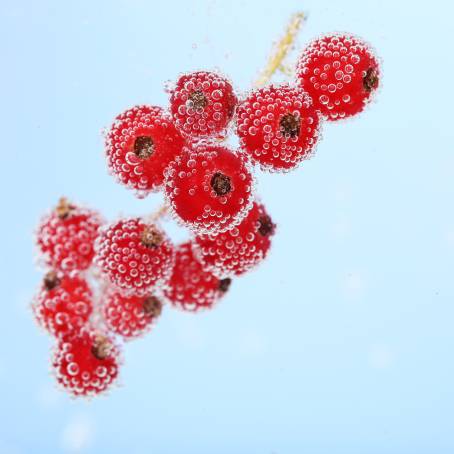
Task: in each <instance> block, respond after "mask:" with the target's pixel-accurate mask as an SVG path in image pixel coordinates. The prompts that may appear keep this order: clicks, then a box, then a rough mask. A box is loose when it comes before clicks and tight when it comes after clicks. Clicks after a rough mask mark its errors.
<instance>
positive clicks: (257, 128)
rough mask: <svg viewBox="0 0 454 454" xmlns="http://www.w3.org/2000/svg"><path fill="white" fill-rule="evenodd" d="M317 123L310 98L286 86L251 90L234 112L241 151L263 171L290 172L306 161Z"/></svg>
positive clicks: (316, 115)
mask: <svg viewBox="0 0 454 454" xmlns="http://www.w3.org/2000/svg"><path fill="white" fill-rule="evenodd" d="M319 124H320V122H319V114H318V112H317V111H316V110H315V109H314V107H313V106H312V101H311V99H310V97H309V96H308V95H307V94H306V93H305V92H304V91H303V90H301V89H300V88H296V87H291V86H289V85H281V86H274V85H270V86H268V87H265V88H261V89H259V90H254V91H252V92H251V93H250V94H249V95H248V96H247V97H246V98H245V99H244V100H243V101H242V102H241V103H240V105H239V106H238V110H237V134H238V136H239V138H240V144H241V149H242V151H244V153H245V154H246V155H247V156H248V157H249V158H251V159H252V160H253V161H254V162H256V163H258V164H260V165H261V167H262V168H263V169H264V170H271V171H275V170H280V171H286V170H290V169H293V168H295V167H296V166H297V165H298V164H299V163H300V162H301V161H302V160H303V159H306V158H308V157H309V156H310V154H311V152H312V150H313V148H314V146H315V144H316V142H317V139H318V136H319Z"/></svg>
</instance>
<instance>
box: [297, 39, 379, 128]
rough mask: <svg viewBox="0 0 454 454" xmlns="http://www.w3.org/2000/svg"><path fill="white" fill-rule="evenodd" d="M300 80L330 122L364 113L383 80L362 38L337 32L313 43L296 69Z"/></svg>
mask: <svg viewBox="0 0 454 454" xmlns="http://www.w3.org/2000/svg"><path fill="white" fill-rule="evenodd" d="M297 80H298V82H299V84H300V85H301V87H302V88H303V89H304V90H305V91H307V93H308V94H309V95H310V96H311V97H312V99H313V101H314V105H315V107H316V108H317V109H319V110H320V111H321V112H322V114H323V115H324V116H325V117H326V118H327V119H328V120H340V119H342V118H347V117H351V116H352V115H356V114H358V113H359V112H361V111H362V110H363V109H364V107H365V106H366V104H367V103H368V102H370V100H371V99H372V96H373V94H374V92H375V91H376V89H377V88H378V85H379V81H380V68H379V64H378V59H377V57H376V56H375V54H374V52H373V50H372V49H371V47H370V46H369V45H368V44H367V43H366V42H364V41H363V40H362V39H361V38H358V37H355V36H353V35H348V34H340V33H334V34H329V35H325V36H322V37H320V38H318V39H316V40H314V41H312V42H311V43H310V44H309V46H308V47H306V48H305V50H304V51H303V53H302V55H301V58H300V60H299V62H298V66H297Z"/></svg>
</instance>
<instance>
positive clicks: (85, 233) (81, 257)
mask: <svg viewBox="0 0 454 454" xmlns="http://www.w3.org/2000/svg"><path fill="white" fill-rule="evenodd" d="M102 222H103V221H102V219H101V217H100V215H99V214H98V213H97V212H96V211H92V210H89V209H87V208H83V207H80V206H77V205H75V204H72V203H70V202H69V201H68V200H67V199H65V198H62V199H60V201H59V203H58V205H57V207H56V208H55V209H54V210H52V212H51V213H50V214H48V215H47V216H45V217H44V218H43V219H42V221H41V223H40V225H39V226H38V230H37V235H36V242H37V245H38V249H39V251H40V252H41V253H42V257H43V261H44V263H45V265H47V266H48V267H50V268H52V269H55V270H58V271H62V272H64V273H65V274H66V273H69V272H73V271H82V270H85V269H87V268H88V267H89V266H90V265H91V263H92V261H93V256H94V242H95V240H96V237H97V236H98V231H99V228H100V226H101V224H102Z"/></svg>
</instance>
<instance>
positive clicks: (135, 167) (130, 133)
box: [106, 106, 184, 196]
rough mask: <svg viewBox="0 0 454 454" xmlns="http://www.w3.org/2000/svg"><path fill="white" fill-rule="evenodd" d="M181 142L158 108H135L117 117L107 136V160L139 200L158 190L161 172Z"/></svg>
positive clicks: (176, 152)
mask: <svg viewBox="0 0 454 454" xmlns="http://www.w3.org/2000/svg"><path fill="white" fill-rule="evenodd" d="M183 145H184V139H183V137H182V136H181V134H180V133H179V132H178V131H177V130H176V129H175V126H174V125H173V122H172V118H171V117H170V115H169V114H168V113H167V112H165V111H164V110H163V109H162V108H160V107H152V106H135V107H133V108H131V109H128V110H127V111H125V112H123V113H122V114H120V115H118V117H117V118H116V119H115V122H114V124H113V125H112V127H111V128H110V130H109V131H108V132H107V136H106V157H107V162H108V166H109V169H110V171H111V172H112V173H113V174H114V175H115V177H116V178H117V180H118V181H119V182H120V183H122V184H124V185H126V186H128V187H130V188H131V189H134V190H136V192H137V194H138V195H139V196H144V195H146V194H147V193H148V192H150V191H155V190H157V189H159V188H160V187H161V185H162V182H163V178H164V176H163V173H164V169H165V168H166V167H167V165H168V164H169V162H170V161H172V160H173V159H175V157H176V156H177V155H178V154H179V153H180V152H181V149H182V147H183Z"/></svg>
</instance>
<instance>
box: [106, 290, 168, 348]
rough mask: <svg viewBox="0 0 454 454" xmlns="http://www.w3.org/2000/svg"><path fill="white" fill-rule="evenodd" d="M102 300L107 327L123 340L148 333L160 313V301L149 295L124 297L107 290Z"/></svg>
mask: <svg viewBox="0 0 454 454" xmlns="http://www.w3.org/2000/svg"><path fill="white" fill-rule="evenodd" d="M103 299H104V301H103V304H104V305H103V315H104V321H105V322H106V325H107V327H108V328H109V329H110V330H111V331H112V332H114V333H115V334H118V335H120V336H122V337H124V338H125V339H133V338H136V337H139V336H141V335H143V334H144V333H146V332H147V331H149V330H150V329H151V326H152V324H153V322H154V321H155V320H156V319H157V318H158V317H159V316H160V315H161V311H162V302H161V300H160V299H159V298H157V297H156V296H154V295H151V294H150V295H145V296H136V295H132V296H125V295H122V294H121V293H119V292H117V291H115V290H108V291H107V293H106V294H105V295H104V297H103Z"/></svg>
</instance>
